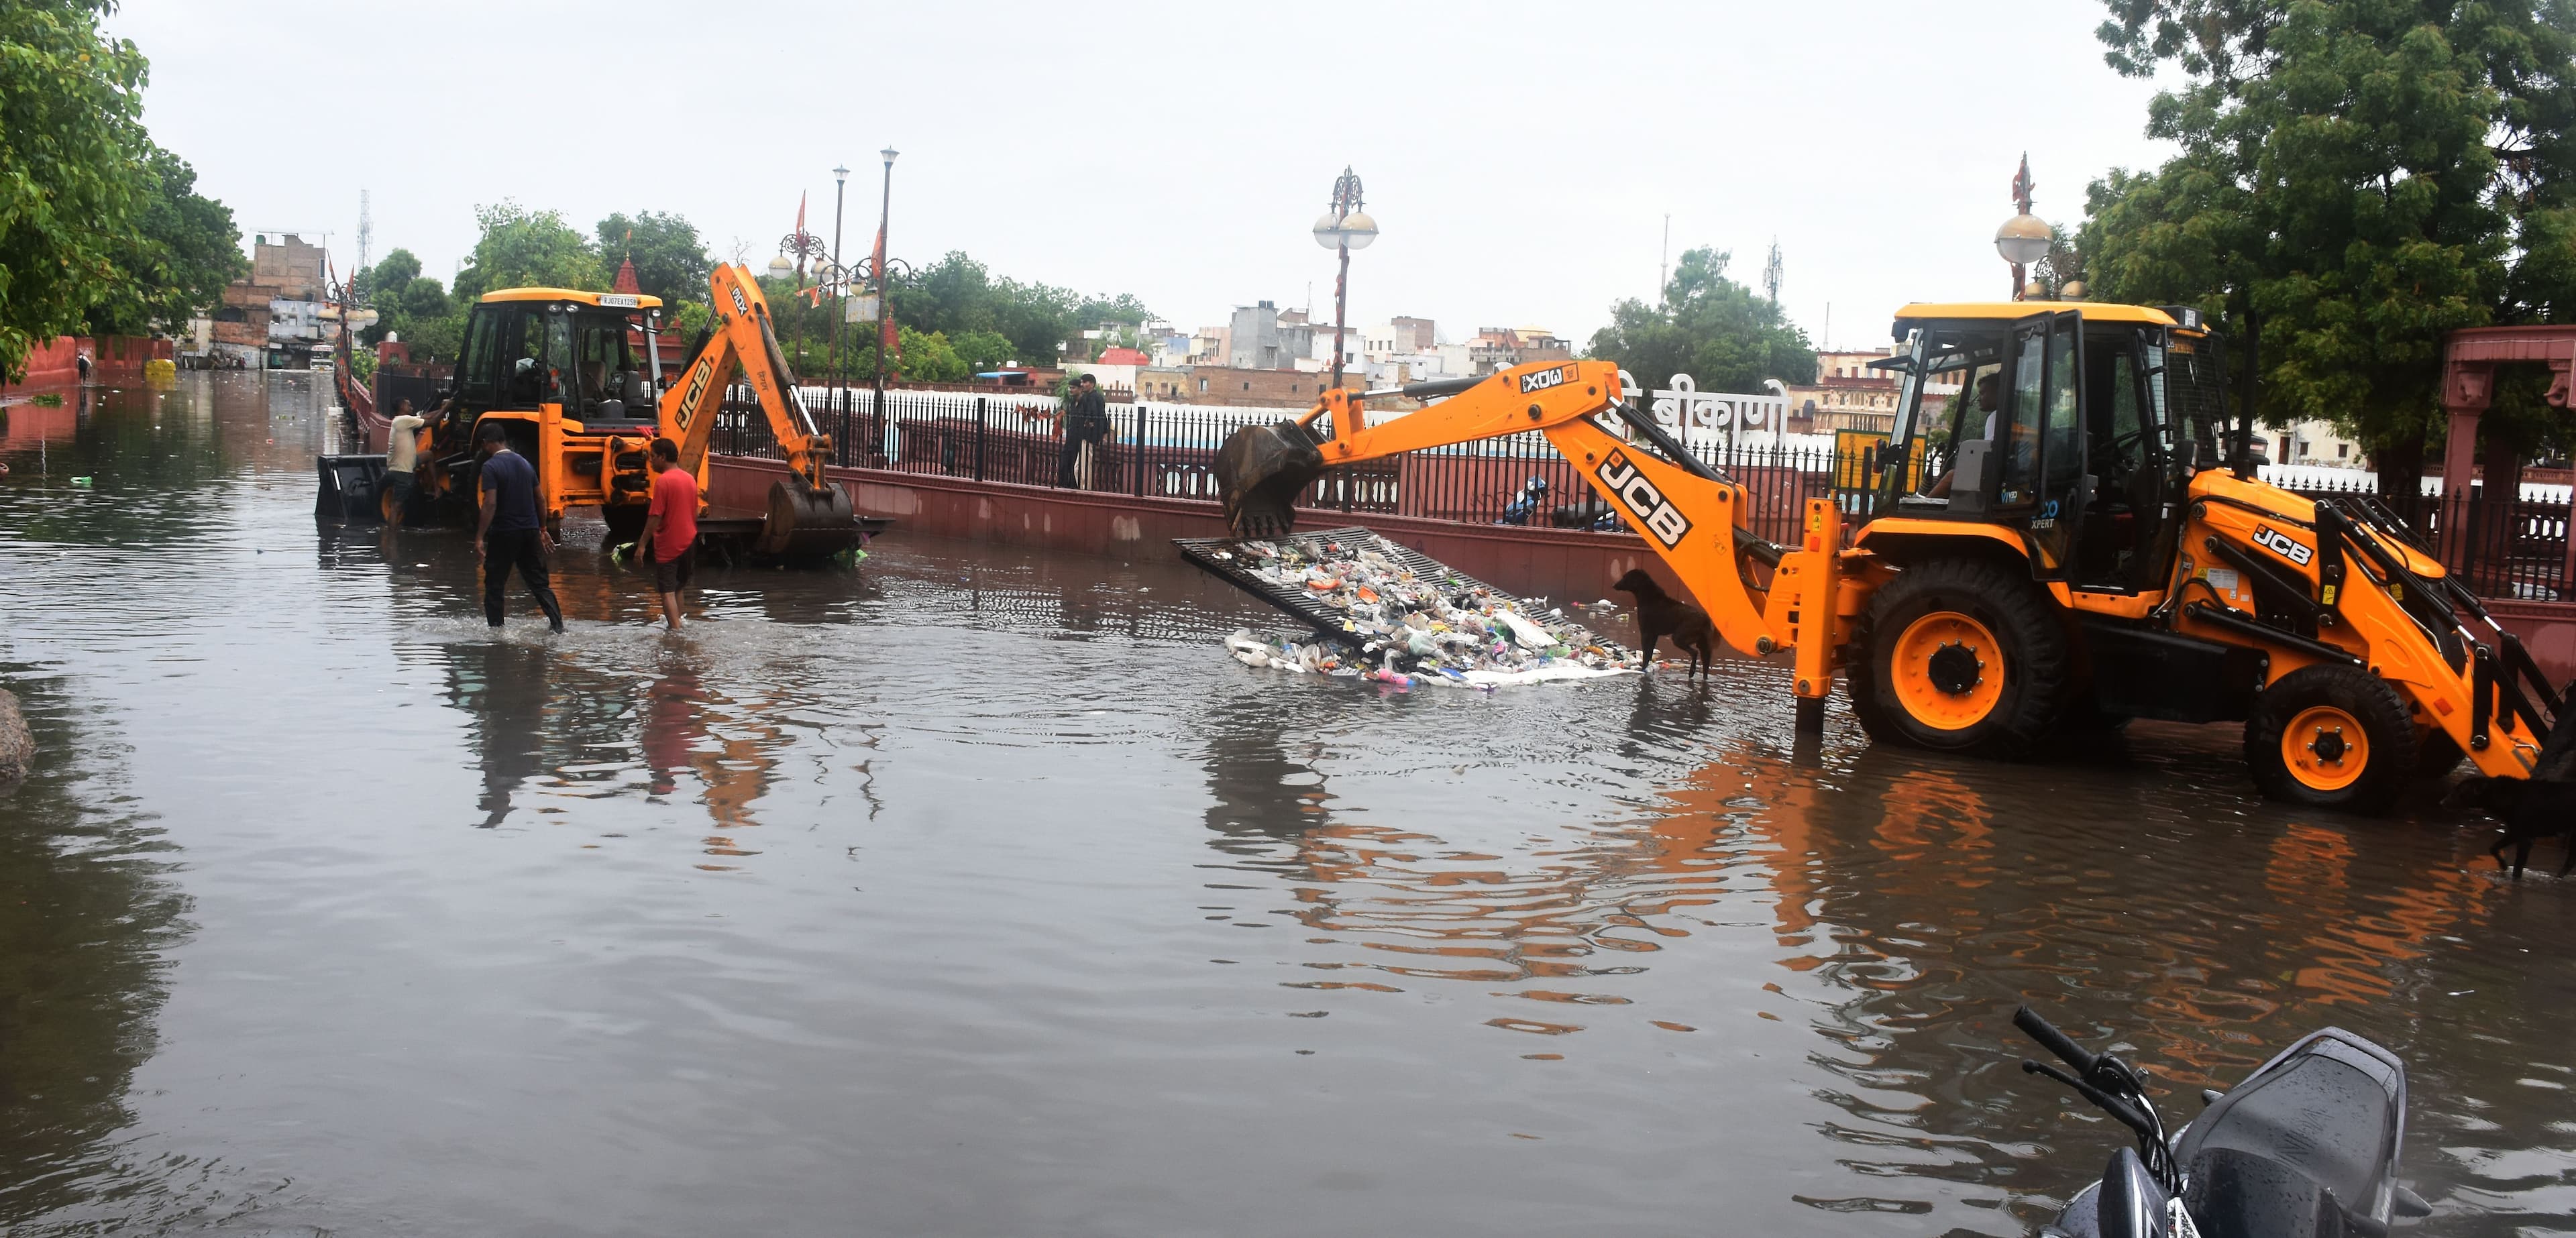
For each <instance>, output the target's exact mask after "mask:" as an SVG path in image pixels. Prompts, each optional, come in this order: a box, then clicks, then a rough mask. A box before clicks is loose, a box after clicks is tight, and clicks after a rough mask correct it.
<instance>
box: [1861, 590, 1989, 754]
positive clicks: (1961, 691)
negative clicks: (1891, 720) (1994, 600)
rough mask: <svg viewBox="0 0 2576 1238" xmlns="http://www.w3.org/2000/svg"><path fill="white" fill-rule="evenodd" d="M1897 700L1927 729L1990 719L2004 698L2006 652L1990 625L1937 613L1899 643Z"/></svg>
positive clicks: (1954, 613)
mask: <svg viewBox="0 0 2576 1238" xmlns="http://www.w3.org/2000/svg"><path fill="white" fill-rule="evenodd" d="M1889 669H1890V670H1891V671H1892V672H1893V678H1894V679H1895V681H1896V699H1897V700H1898V701H1899V702H1901V703H1903V704H1904V706H1905V712H1906V713H1908V714H1910V715H1912V716H1913V718H1914V720H1915V721H1917V722H1920V723H1922V724H1923V725H1925V726H1928V727H1932V728H1935V729H1937V730H1943V731H1959V730H1965V729H1967V728H1969V727H1972V726H1975V725H1976V724H1978V723H1980V722H1983V721H1985V720H1986V716H1987V715H1989V714H1991V713H1993V712H1994V711H1995V703H1996V702H1997V701H2000V700H2002V699H2003V695H2004V658H2003V648H2002V647H2001V646H2000V645H1999V644H1998V643H1997V642H1996V641H1995V634H1994V633H1993V632H1991V631H1988V630H1987V628H1986V625H1984V624H1982V623H1979V622H1977V621H1976V620H1974V619H1971V618H1969V617H1968V616H1966V615H1963V614H1960V613H1958V612H1957V611H1950V610H1936V611H1934V612H1932V613H1931V614H1928V615H1925V616H1923V617H1922V618H1920V619H1917V620H1915V621H1914V622H1913V623H1912V624H1911V625H1909V626H1907V627H1906V629H1905V632H1904V634H1902V635H1900V636H1898V637H1897V638H1896V658H1895V665H1894V666H1892V667H1890V668H1889Z"/></svg>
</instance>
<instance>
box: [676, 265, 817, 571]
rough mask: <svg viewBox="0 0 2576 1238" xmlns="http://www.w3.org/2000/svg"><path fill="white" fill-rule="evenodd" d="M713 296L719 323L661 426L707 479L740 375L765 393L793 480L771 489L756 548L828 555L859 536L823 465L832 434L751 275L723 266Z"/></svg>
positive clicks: (712, 281)
mask: <svg viewBox="0 0 2576 1238" xmlns="http://www.w3.org/2000/svg"><path fill="white" fill-rule="evenodd" d="M708 283H709V285H710V288H711V290H712V291H713V293H714V297H713V304H714V306H715V316H716V323H715V329H714V331H713V333H712V334H710V335H709V336H708V338H707V343H706V347H704V348H702V349H700V350H698V355H697V356H696V358H694V359H693V360H692V361H691V362H690V363H689V370H688V373H687V374H686V375H685V376H684V377H683V378H682V379H681V381H680V382H679V383H678V384H677V385H675V386H673V387H672V388H671V389H670V390H669V391H666V392H664V393H663V395H662V403H661V409H660V413H661V431H662V435H663V437H665V438H668V439H670V440H671V441H673V442H675V443H677V444H679V446H680V467H682V468H685V469H687V470H689V471H690V472H692V473H695V474H697V476H698V479H699V481H700V483H701V484H703V483H704V482H705V481H706V478H707V448H708V444H709V442H710V440H711V439H712V438H713V437H714V435H715V426H716V409H717V407H718V406H719V405H720V404H722V403H723V401H724V393H725V389H726V388H728V387H730V386H732V385H733V381H734V377H735V375H736V374H737V373H739V374H740V375H742V376H743V377H744V378H745V379H746V380H748V381H749V382H750V384H751V388H752V390H753V391H755V392H757V393H758V394H759V397H760V407H761V410H762V411H763V412H765V413H767V414H768V415H769V430H770V433H771V434H772V435H773V436H774V437H775V438H776V439H777V441H778V446H779V449H780V450H781V451H783V452H785V453H786V455H787V468H788V471H789V472H791V473H794V474H795V478H794V479H793V480H791V481H782V482H779V483H777V484H776V485H774V486H772V487H770V492H769V518H768V520H767V522H766V523H765V524H764V525H763V526H762V529H761V536H760V542H759V546H758V549H759V550H760V552H761V553H763V554H770V555H780V556H811V555H818V554H828V553H831V552H833V551H837V550H839V549H841V548H842V547H843V546H846V545H848V544H850V543H852V542H854V541H856V540H857V538H858V524H857V520H856V518H855V516H854V514H853V512H852V511H851V508H850V498H849V495H848V494H847V493H846V492H844V491H843V490H842V489H841V488H840V487H838V486H835V485H833V484H831V483H830V482H829V481H827V480H825V479H824V476H823V464H824V461H825V460H826V458H827V457H829V456H830V454H831V448H832V438H831V436H830V435H828V434H825V433H823V431H822V430H821V428H820V427H818V426H816V425H815V423H814V416H813V414H812V413H810V412H808V411H806V408H805V401H804V399H803V397H801V396H799V395H798V394H797V393H796V376H795V375H794V374H793V373H790V372H789V371H788V368H787V358H786V356H785V355H784V354H782V353H781V352H780V351H779V349H778V333H777V332H776V331H775V330H774V329H772V328H771V326H770V317H769V301H768V298H766V297H764V296H762V295H761V292H760V284H759V283H758V281H756V280H754V279H753V278H752V275H751V272H750V271H749V270H748V269H746V268H744V267H740V266H736V265H734V264H732V263H722V264H719V265H718V266H717V267H716V269H715V274H714V275H713V276H711V277H710V278H709V280H708Z"/></svg>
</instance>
